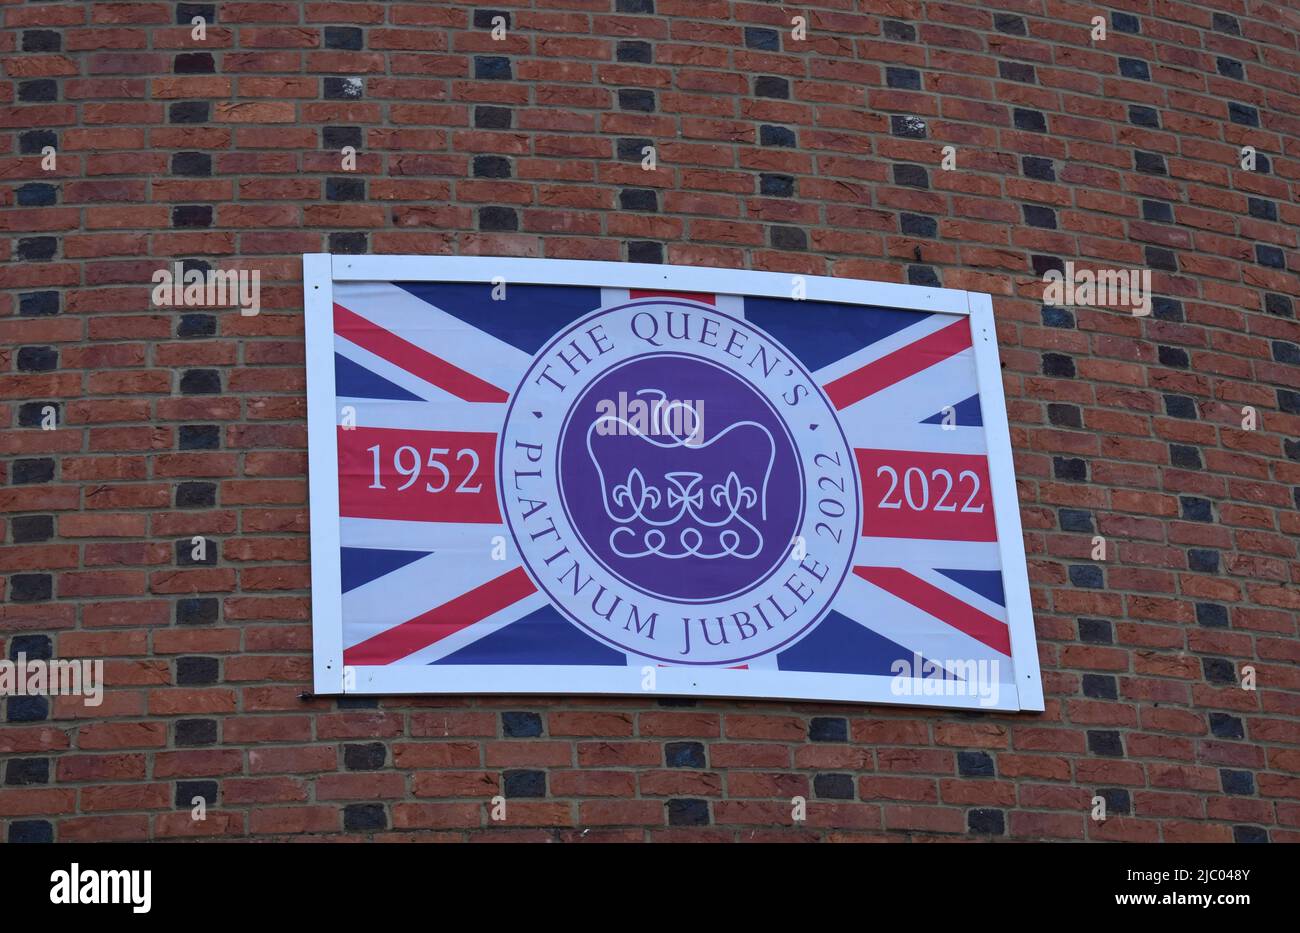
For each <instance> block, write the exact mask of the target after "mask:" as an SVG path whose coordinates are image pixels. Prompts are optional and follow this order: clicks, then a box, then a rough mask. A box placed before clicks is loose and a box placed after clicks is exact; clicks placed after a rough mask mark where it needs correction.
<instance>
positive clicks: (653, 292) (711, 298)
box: [627, 288, 717, 305]
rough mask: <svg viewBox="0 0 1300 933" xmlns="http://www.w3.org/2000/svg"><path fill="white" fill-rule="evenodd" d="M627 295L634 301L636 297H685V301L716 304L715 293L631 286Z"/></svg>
mask: <svg viewBox="0 0 1300 933" xmlns="http://www.w3.org/2000/svg"><path fill="white" fill-rule="evenodd" d="M627 297H629V298H631V299H632V300H633V301H636V300H637V299H638V298H685V299H686V300H687V301H698V302H699V303H700V304H703V305H712V304H717V296H716V295H706V294H704V293H703V292H670V291H660V290H659V289H652V288H631V289H628V293H627Z"/></svg>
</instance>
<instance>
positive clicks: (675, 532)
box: [587, 414, 776, 560]
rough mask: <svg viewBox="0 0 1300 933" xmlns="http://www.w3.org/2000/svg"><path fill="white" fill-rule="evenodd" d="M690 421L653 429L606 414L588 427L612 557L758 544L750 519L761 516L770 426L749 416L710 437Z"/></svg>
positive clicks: (756, 550)
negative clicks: (679, 428)
mask: <svg viewBox="0 0 1300 933" xmlns="http://www.w3.org/2000/svg"><path fill="white" fill-rule="evenodd" d="M696 427H698V423H697V424H696ZM696 427H692V428H691V429H690V434H689V435H687V436H683V435H684V433H685V432H682V433H678V434H673V433H667V434H664V435H658V436H657V435H653V434H650V433H647V432H646V431H644V430H642V429H641V428H640V427H639V426H637V425H634V424H632V423H629V422H628V421H627V420H626V419H625V418H622V417H621V416H620V415H618V414H607V415H601V416H599V417H597V418H596V419H595V420H594V421H593V422H592V424H591V426H590V427H589V428H588V430H587V453H588V454H589V455H590V457H591V462H592V463H593V464H594V465H595V467H596V472H597V474H598V475H599V477H600V495H601V501H602V504H603V506H604V510H605V515H606V517H607V518H608V520H609V524H610V529H611V530H610V532H609V546H610V548H611V550H613V551H614V553H615V554H617V555H618V556H619V557H623V558H627V559H637V558H643V557H651V556H654V557H663V558H668V559H670V560H680V559H682V558H687V557H697V558H701V559H704V560H716V559H718V558H721V557H735V558H739V559H741V560H752V559H754V558H755V557H757V556H758V555H759V554H760V553H761V552H762V550H763V534H762V532H761V531H760V530H759V528H758V527H757V525H758V524H761V523H762V521H763V520H764V519H766V517H767V488H768V480H769V478H770V477H771V473H772V464H773V461H774V459H775V457H776V445H775V443H774V441H773V439H772V435H771V432H769V431H768V429H767V428H766V427H764V426H763V425H761V424H759V423H757V422H755V421H737V422H734V423H732V424H729V425H727V426H726V427H725V428H724V429H723V430H721V431H719V432H717V433H716V434H713V435H712V436H711V437H701V434H702V433H703V432H702V431H697V430H696Z"/></svg>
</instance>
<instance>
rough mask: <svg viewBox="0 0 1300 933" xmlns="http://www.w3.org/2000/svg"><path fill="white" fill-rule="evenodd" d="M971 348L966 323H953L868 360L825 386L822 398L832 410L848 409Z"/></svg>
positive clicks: (960, 321) (968, 328)
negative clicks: (891, 351) (834, 408)
mask: <svg viewBox="0 0 1300 933" xmlns="http://www.w3.org/2000/svg"><path fill="white" fill-rule="evenodd" d="M970 345H971V338H970V321H968V320H967V319H966V318H961V319H960V320H956V321H953V322H952V323H951V324H949V325H948V326H947V327H945V328H942V329H941V330H936V331H935V332H934V333H933V334H928V335H926V336H924V337H922V338H921V339H920V340H918V341H916V342H915V343H909V344H908V345H907V346H905V347H900V348H899V349H897V350H895V351H894V352H893V353H890V354H888V355H887V356H882V357H881V358H880V359H878V360H872V361H871V362H870V363H868V364H867V365H866V366H863V367H862V368H861V369H855V370H854V371H853V372H851V373H847V374H845V375H843V376H840V378H838V379H836V380H834V381H832V382H829V383H827V384H826V385H825V387H824V388H825V389H826V395H827V397H828V398H830V400H831V404H832V405H834V406H835V407H836V408H848V407H849V406H850V405H852V404H853V403H854V402H860V401H862V400H863V399H864V398H866V397H867V396H868V395H873V394H874V393H876V392H879V391H880V390H881V389H887V388H889V387H890V386H892V385H893V384H894V383H896V382H901V381H903V380H904V379H906V378H907V377H908V376H914V375H916V374H917V373H919V372H920V371H921V370H923V369H929V368H930V367H931V366H933V365H935V364H936V363H942V362H943V361H944V360H946V359H948V357H950V356H953V355H955V354H957V353H960V352H961V351H962V350H965V349H966V348H967V347H969V346H970Z"/></svg>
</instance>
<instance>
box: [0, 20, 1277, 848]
mask: <svg viewBox="0 0 1300 933" xmlns="http://www.w3.org/2000/svg"><path fill="white" fill-rule="evenodd" d="M196 15H197V16H203V17H205V18H206V21H207V24H208V25H207V30H206V38H205V39H204V40H202V41H199V40H196V39H194V38H193V37H192V33H191V30H192V27H191V26H190V25H188V24H189V23H190V21H191V18H192V17H193V16H196ZM497 15H500V16H504V17H505V19H506V21H507V23H508V26H507V30H506V36H505V38H504V39H501V40H494V39H493V38H492V36H491V29H492V22H493V17H495V16H497ZM797 15H802V16H804V17H806V20H807V38H806V40H804V41H798V40H796V39H794V38H793V37H792V35H791V30H792V23H791V20H792V17H794V16H797ZM1095 16H1101V17H1104V23H1105V25H1106V27H1107V35H1106V38H1105V39H1104V40H1103V39H1094V38H1093V37H1092V36H1091V31H1092V28H1093V27H1092V25H1091V20H1092V18H1093V17H1095ZM0 18H2V20H3V30H0V52H2V53H3V55H2V57H0V66H2V67H3V76H2V78H0V225H2V228H3V230H4V232H5V234H6V235H5V237H4V238H3V239H2V240H0V259H3V260H4V261H3V263H0V335H2V337H3V339H0V425H3V430H2V431H0V516H2V517H0V541H2V542H3V544H2V545H0V574H2V575H3V581H4V589H3V602H2V603H0V644H2V645H3V648H4V651H5V652H6V654H7V655H14V654H16V653H18V652H23V653H25V654H26V655H27V656H28V657H41V656H50V655H53V656H56V657H60V658H76V657H92V658H105V659H107V660H106V674H107V677H108V679H109V682H110V689H109V691H108V692H107V694H106V697H105V702H104V704H103V705H102V706H100V707H98V708H96V709H91V708H87V707H84V706H82V705H81V703H80V701H79V700H78V699H76V698H71V697H60V698H51V699H45V698H39V697H38V698H17V697H15V698H10V699H8V700H7V701H5V702H4V703H3V706H4V716H3V720H2V721H0V759H3V783H2V784H0V824H3V837H4V838H7V839H9V840H11V841H17V840H40V839H49V838H54V839H57V840H61V841H65V840H101V839H146V838H149V839H162V838H174V837H187V836H224V837H240V838H243V837H262V838H270V837H281V836H286V835H295V834H305V835H309V836H312V835H331V836H333V835H346V836H352V837H357V838H359V837H362V836H367V835H372V834H373V835H375V836H377V837H380V838H418V839H463V838H466V837H478V836H484V837H497V836H501V835H504V834H512V835H513V836H514V837H515V838H552V837H555V838H561V839H572V838H578V837H581V838H587V839H591V838H599V839H606V838H613V839H646V838H650V839H678V838H692V839H723V840H731V839H769V838H799V839H803V838H821V839H830V838H862V837H884V838H891V839H904V838H912V839H949V838H960V837H977V838H988V837H990V836H992V837H1011V838H1019V839H1094V840H1096V839H1124V840H1164V841H1174V840H1232V839H1237V840H1240V841H1255V840H1262V839H1269V840H1273V841H1283V840H1289V841H1296V840H1298V839H1300V668H1297V664H1296V662H1297V660H1300V640H1298V638H1297V628H1296V626H1297V609H1300V587H1297V584H1298V583H1300V559H1298V557H1297V540H1298V538H1300V519H1298V518H1297V507H1298V506H1300V365H1298V364H1300V346H1298V344H1300V324H1297V321H1296V316H1295V304H1296V300H1297V299H1296V295H1297V293H1298V289H1297V271H1300V252H1297V239H1296V237H1297V229H1298V228H1300V208H1297V206H1296V203H1295V202H1296V194H1297V190H1298V189H1300V78H1297V74H1300V47H1298V42H1300V12H1298V11H1297V9H1296V7H1295V5H1294V3H1292V4H1290V5H1288V4H1286V3H1269V2H1256V0H1213V2H1210V0H1206V2H1202V3H1188V2H1176V0H1114V2H1110V3H1107V4H1099V3H1088V2H1072V3H1069V2H1057V0H991V2H980V3H976V2H923V0H873V2H867V0H811V2H809V3H805V4H790V5H785V6H782V5H779V4H776V3H768V2H739V0H732V2H724V0H532V2H521V3H516V4H509V3H505V2H502V3H497V4H493V5H485V6H481V7H480V6H473V5H469V4H465V3H451V2H425V3H401V2H393V3H379V2H322V3H314V2H306V3H301V4H297V3H288V2H221V3H197V4H188V3H179V4H177V3H161V2H101V3H91V2H57V3H55V2H50V3H20V2H12V0H7V2H0ZM348 145H351V146H354V147H355V148H356V150H357V164H356V171H355V172H345V171H342V170H341V163H340V150H341V149H342V147H344V146H348ZM645 145H653V146H654V147H655V148H656V154H657V160H658V164H657V169H656V170H655V171H653V172H647V171H643V170H642V167H641V158H642V148H643V146H645ZM949 145H950V146H954V147H956V149H955V159H956V168H955V169H953V170H951V171H945V170H943V169H942V168H941V166H940V160H941V150H942V147H944V146H949ZM1246 145H1250V146H1254V147H1256V150H1257V152H1258V160H1257V164H1256V167H1255V169H1254V170H1248V169H1243V168H1242V167H1241V162H1240V150H1241V147H1242V146H1246ZM47 146H52V147H54V148H55V150H56V152H57V156H56V158H57V161H56V163H55V165H54V166H53V167H52V169H50V170H47V169H45V168H43V167H42V164H41V163H42V156H41V152H42V150H43V149H44V147H47ZM325 250H328V251H333V252H342V253H348V252H377V253H421V254H436V253H458V254H486V255H511V256H543V257H559V258H582V259H605V260H633V261H641V262H674V263H682V264H703V265H716V266H724V267H739V268H753V269H768V270H782V271H791V272H803V273H816V274H823V275H835V276H840V277H849V278H867V279H876V280H884V281H901V282H914V283H918V284H936V283H937V284H942V285H944V286H947V287H953V288H965V289H972V290H977V291H984V292H989V293H992V294H993V295H994V296H995V307H996V312H997V316H998V320H999V336H1000V340H1001V345H1002V358H1003V360H1004V363H1005V383H1006V393H1007V400H1008V406H1009V409H1010V414H1011V420H1012V435H1013V442H1014V446H1015V448H1016V451H1017V457H1016V465H1017V474H1018V477H1019V489H1020V496H1021V503H1022V515H1023V520H1024V523H1025V528H1026V535H1025V546H1026V549H1027V551H1028V552H1029V557H1030V574H1031V583H1032V587H1033V598H1034V604H1035V608H1036V619H1037V627H1038V633H1039V641H1040V652H1041V656H1042V663H1043V672H1044V680H1045V687H1046V693H1047V711H1046V713H1044V714H1041V715H1032V714H1025V715H1015V716H1011V715H984V714H979V715H971V714H955V713H947V712H927V711H918V710H910V709H891V708H885V707H857V706H832V705H823V704H805V703H801V704H790V703H781V702H733V701H699V702H689V701H672V700H659V701H655V700H651V699H645V698H602V699H572V700H568V699H536V698H525V697H517V698H505V699H502V698H490V697H466V698H463V699H441V698H423V699H384V700H367V699H352V700H345V701H335V700H327V699H310V698H309V699H305V700H304V699H302V698H300V695H301V694H303V693H304V691H305V690H307V689H309V670H310V642H311V637H310V636H311V632H310V623H309V614H310V604H309V599H308V595H307V594H308V582H309V566H308V542H307V535H306V531H307V512H306V507H305V494H306V478H305V470H306V463H305V461H306V457H305V444H306V427H305V421H304V407H305V406H304V396H303V385H304V374H303V366H302V359H303V350H302V338H301V331H302V318H301V314H302V310H301V309H302V305H301V285H300V282H299V275H300V254H301V253H303V252H314V251H325ZM182 260H183V261H188V262H189V263H191V264H194V263H198V264H206V265H208V266H211V267H216V268H223V269H232V268H235V269H257V270H260V273H261V276H262V281H263V310H262V313H261V314H260V315H258V316H256V317H242V316H240V315H239V314H238V312H236V311H233V310H231V311H216V312H213V311H212V310H211V309H197V310H195V309H167V308H157V307H153V306H151V304H150V289H151V284H150V277H151V275H152V274H153V272H154V271H155V270H157V269H160V268H164V267H166V266H168V265H170V263H172V262H173V261H182ZM1064 260H1075V261H1077V262H1078V263H1079V264H1080V265H1082V266H1088V267H1097V266H1104V267H1113V268H1148V269H1151V270H1153V282H1154V288H1155V291H1156V293H1157V295H1158V296H1159V297H1158V298H1157V300H1156V302H1155V307H1154V312H1153V313H1152V314H1151V315H1150V316H1149V317H1146V318H1141V317H1134V316H1132V315H1131V314H1128V313H1124V312H1122V311H1121V312H1117V311H1112V310H1106V309H1096V308H1078V309H1064V308H1054V307H1045V306H1044V305H1043V302H1042V301H1041V300H1040V296H1041V293H1042V288H1043V285H1042V276H1043V273H1044V272H1045V271H1046V270H1048V269H1051V268H1056V267H1059V265H1060V263H1061V262H1062V261H1064ZM46 406H53V407H54V408H55V409H56V410H57V419H58V424H57V430H52V431H51V430H42V428H41V420H42V414H43V412H44V409H45V407H46ZM1247 406H1249V407H1250V408H1252V409H1254V411H1255V413H1256V416H1257V420H1258V423H1257V425H1256V427H1255V428H1254V429H1253V430H1249V429H1247V430H1243V429H1242V419H1243V408H1244V407H1247ZM196 535H201V536H206V537H207V538H208V539H210V541H211V543H212V544H213V545H214V548H213V556H212V557H211V558H210V562H209V564H205V565H195V564H194V563H193V562H192V561H191V559H190V554H189V542H190V540H191V538H192V537H193V536H196ZM1094 535H1100V536H1102V537H1103V538H1104V539H1105V541H1106V544H1107V547H1108V551H1107V556H1106V559H1105V560H1104V561H1096V560H1093V559H1092V556H1091V553H1092V549H1093V537H1094ZM1247 666H1249V667H1253V669H1254V672H1255V676H1256V678H1257V689H1255V690H1253V691H1252V690H1243V689H1241V688H1240V687H1239V686H1238V684H1237V681H1238V679H1239V678H1240V677H1241V676H1243V674H1244V673H1246V672H1245V671H1244V668H1246V667H1247ZM497 794H503V795H505V796H506V797H507V798H508V799H509V801H510V804H509V807H510V809H509V813H510V818H509V820H508V821H507V822H505V823H504V824H500V823H494V822H492V821H491V820H490V819H489V817H488V813H487V805H486V802H487V801H488V800H489V799H490V798H491V797H493V796H494V795H497ZM796 795H802V796H805V797H807V798H808V801H809V809H808V820H807V822H806V823H801V824H792V823H791V819H790V815H791V803H790V800H791V798H792V797H793V796H796ZM196 796H199V797H204V798H206V800H207V801H208V812H207V819H206V820H204V821H202V822H196V821H194V820H192V819H191V818H190V808H191V801H192V799H193V798H194V797H196ZM1094 796H1102V797H1104V798H1105V799H1106V801H1107V803H1108V813H1109V819H1108V820H1106V821H1105V822H1104V823H1103V822H1097V821H1094V820H1091V819H1090V818H1089V814H1088V811H1089V809H1090V805H1091V804H1090V802H1091V801H1092V799H1093V798H1094Z"/></svg>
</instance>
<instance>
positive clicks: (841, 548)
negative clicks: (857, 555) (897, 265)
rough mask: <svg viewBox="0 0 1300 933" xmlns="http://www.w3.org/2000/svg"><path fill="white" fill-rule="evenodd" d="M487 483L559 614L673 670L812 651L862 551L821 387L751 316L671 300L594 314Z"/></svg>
mask: <svg viewBox="0 0 1300 933" xmlns="http://www.w3.org/2000/svg"><path fill="white" fill-rule="evenodd" d="M718 303H719V305H724V304H730V305H732V306H733V307H732V310H740V309H739V308H735V307H734V305H735V304H736V302H734V301H733V299H731V298H730V297H729V296H719V298H718ZM497 476H498V481H497V482H498V493H499V502H500V507H501V514H502V518H503V519H504V522H505V526H506V528H508V529H509V532H510V534H511V536H512V539H513V542H514V547H515V548H517V552H518V555H519V559H520V560H521V562H522V563H523V566H524V567H525V569H526V570H527V571H528V573H529V575H530V577H531V578H532V580H533V581H534V582H535V583H536V585H537V588H538V589H539V590H540V591H542V592H543V593H544V594H545V596H546V598H547V599H549V600H550V601H551V603H552V605H554V606H555V607H556V608H557V609H559V610H560V611H561V612H562V613H564V615H565V616H566V617H567V618H569V619H570V620H572V621H573V622H574V624H576V625H577V626H579V627H580V628H582V629H583V630H584V631H585V632H587V633H588V634H590V635H592V636H594V637H596V638H598V639H601V640H602V641H604V642H606V643H608V644H610V645H612V646H614V647H616V648H617V649H619V650H621V651H624V652H627V653H628V654H629V656H634V657H639V658H644V659H646V660H647V661H653V662H656V663H659V664H667V665H670V666H678V665H698V666H717V667H723V666H736V665H740V664H746V663H748V662H749V661H750V660H752V659H754V658H758V657H762V656H764V655H767V654H770V653H772V652H774V651H779V650H781V649H782V648H783V647H785V646H787V645H790V644H792V643H794V642H795V641H797V640H798V639H800V638H801V637H803V636H804V635H805V634H806V633H807V632H809V631H810V630H812V628H813V627H814V626H815V625H816V624H817V622H818V620H820V619H821V618H823V617H824V615H825V613H826V612H827V610H828V609H829V608H830V606H831V604H832V602H833V601H834V599H835V598H836V594H837V593H838V591H839V589H840V587H841V585H842V584H843V582H844V579H845V577H846V576H847V574H848V572H849V567H850V566H851V565H852V561H853V551H854V547H855V544H856V541H857V538H858V535H859V534H860V531H861V524H860V523H861V515H862V510H861V503H860V499H859V491H860V489H861V487H860V485H859V483H858V479H857V472H856V465H855V463H854V456H853V452H852V449H851V448H850V447H849V445H848V441H847V439H846V438H845V435H844V432H843V430H842V429H841V427H840V425H839V423H838V420H837V417H836V413H835V410H834V408H833V407H832V406H831V404H830V401H829V399H827V397H826V394H825V393H824V392H823V391H822V389H821V387H820V386H819V385H818V384H817V382H816V381H815V380H814V379H813V376H812V374H810V373H809V372H808V371H807V370H806V369H805V368H804V367H803V366H802V365H801V364H800V363H799V361H798V360H797V359H796V358H795V357H794V356H793V355H792V354H791V353H790V352H789V351H788V350H786V349H785V348H784V347H783V346H781V345H780V344H779V343H777V342H776V341H775V340H774V339H773V338H772V337H771V336H770V335H768V334H766V333H765V332H764V331H762V330H761V329H759V328H757V327H754V326H753V325H752V324H750V323H748V322H747V321H746V320H745V319H744V318H743V316H737V315H734V314H729V313H727V309H725V308H721V307H711V306H707V305H705V304H703V303H699V302H691V301H686V300H681V299H678V298H670V297H666V298H658V297H649V298H639V299H631V300H629V301H627V302H623V303H616V304H613V305H612V306H608V307H604V308H600V309H598V310H596V311H593V312H592V313H591V314H589V315H587V316H586V317H584V318H582V319H581V320H578V321H575V322H574V323H573V324H571V325H570V326H569V327H568V328H567V329H565V330H564V331H562V332H561V333H558V334H556V335H555V336H554V337H553V338H552V339H551V340H550V341H549V342H548V343H547V344H546V345H545V346H544V347H542V348H541V349H540V350H539V351H537V353H535V354H534V356H533V359H532V362H531V364H530V365H529V367H528V369H527V370H526V371H525V373H524V375H523V377H522V378H521V379H520V381H519V383H518V386H517V388H516V389H515V391H514V393H513V394H512V395H511V397H510V401H509V403H508V404H507V406H506V414H505V421H504V423H503V425H502V430H501V432H500V437H499V439H498V442H497ZM628 670H632V671H635V668H634V667H631V666H629V667H628Z"/></svg>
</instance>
